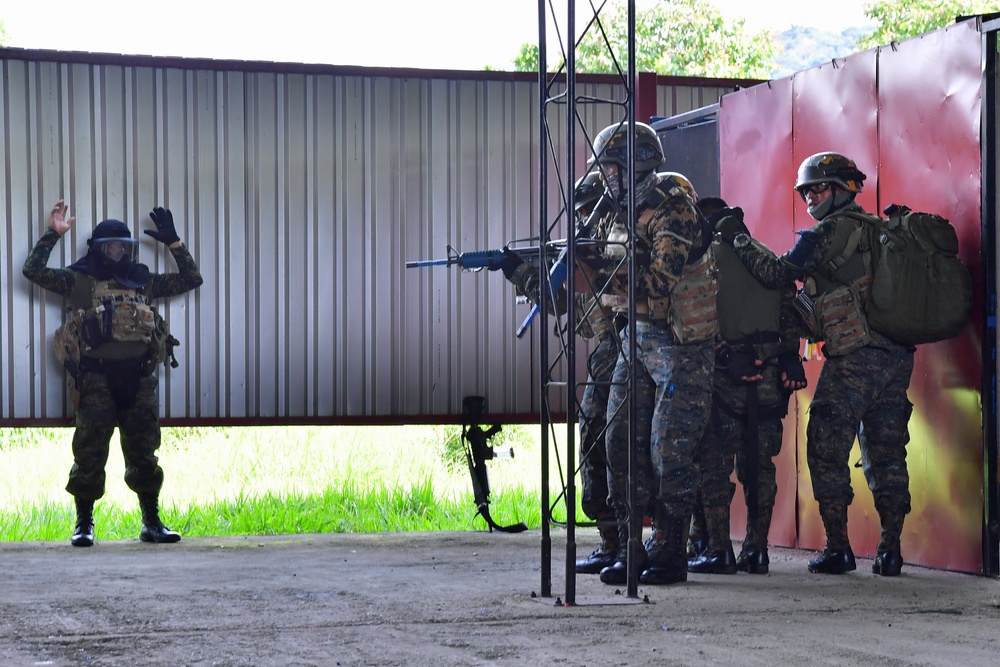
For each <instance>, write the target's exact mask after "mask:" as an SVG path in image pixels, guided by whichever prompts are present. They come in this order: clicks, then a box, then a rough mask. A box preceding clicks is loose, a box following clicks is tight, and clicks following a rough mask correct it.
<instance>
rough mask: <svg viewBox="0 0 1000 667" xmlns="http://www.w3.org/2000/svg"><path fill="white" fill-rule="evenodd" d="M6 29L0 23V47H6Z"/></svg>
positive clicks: (0, 22)
mask: <svg viewBox="0 0 1000 667" xmlns="http://www.w3.org/2000/svg"><path fill="white" fill-rule="evenodd" d="M7 37H8V35H7V27H6V26H5V25H4V24H3V21H0V47H4V46H7Z"/></svg>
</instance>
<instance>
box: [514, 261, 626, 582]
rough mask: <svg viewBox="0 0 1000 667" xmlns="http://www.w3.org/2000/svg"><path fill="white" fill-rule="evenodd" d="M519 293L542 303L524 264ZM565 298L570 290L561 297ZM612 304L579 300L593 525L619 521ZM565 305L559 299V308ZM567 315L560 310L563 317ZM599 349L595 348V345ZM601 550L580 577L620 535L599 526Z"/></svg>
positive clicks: (532, 270)
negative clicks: (611, 436)
mask: <svg viewBox="0 0 1000 667" xmlns="http://www.w3.org/2000/svg"><path fill="white" fill-rule="evenodd" d="M509 280H510V282H511V283H512V284H513V285H514V287H515V289H516V291H517V293H518V294H520V295H521V296H524V297H526V298H527V299H528V300H529V301H530V302H531V303H538V302H539V300H540V298H541V295H540V292H541V290H540V281H539V275H538V267H535V266H532V265H531V264H528V263H526V262H525V263H522V264H521V265H520V266H518V268H517V269H515V270H514V271H513V273H512V275H511V276H510V278H509ZM561 295H563V296H564V295H565V290H563V291H562V292H561ZM607 300H608V299H607V298H606V297H602V298H601V300H596V299H595V298H594V296H593V294H590V293H578V294H577V295H576V313H577V321H578V325H577V327H576V330H577V333H578V334H579V335H580V337H581V338H583V339H585V340H590V341H592V343H591V344H592V345H593V349H592V350H591V352H590V356H589V357H587V382H586V386H585V387H584V390H583V396H582V397H581V399H580V408H579V409H580V413H579V415H578V416H579V424H580V452H579V456H580V487H581V493H580V496H581V498H580V500H581V506H582V508H583V512H584V514H586V515H587V516H588V517H589V518H590V519H592V520H594V521H599V522H606V521H609V520H611V519H613V518H614V512H613V511H612V509H611V507H610V506H609V505H608V481H607V479H608V464H607V448H606V445H605V433H606V425H607V408H608V391H609V385H610V383H611V374H612V373H613V372H614V369H615V363H616V362H617V360H618V350H619V348H620V345H621V343H620V342H619V337H618V330H617V328H616V326H615V322H614V315H613V314H612V313H611V311H610V309H609V308H608V307H607V306H605V305H604V303H605V302H606V301H607ZM564 301H565V299H559V298H558V297H557V305H559V304H561V303H563V302H564ZM562 310H563V309H562V308H560V311H562ZM595 343H596V344H595ZM598 528H599V530H600V533H601V538H602V540H601V547H600V548H598V549H597V550H596V551H594V552H593V553H592V554H590V556H589V557H588V558H587V559H584V560H581V561H578V562H577V571H578V572H581V573H588V574H596V573H597V572H599V571H600V568H601V567H602V566H601V562H602V561H606V560H609V559H610V558H612V557H613V554H614V553H615V552H616V550H617V548H618V531H617V529H616V528H615V527H614V526H611V525H599V526H598Z"/></svg>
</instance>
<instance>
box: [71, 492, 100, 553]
mask: <svg viewBox="0 0 1000 667" xmlns="http://www.w3.org/2000/svg"><path fill="white" fill-rule="evenodd" d="M69 543H70V544H72V545H73V546H74V547H92V546H94V501H93V500H84V499H82V498H77V499H76V528H75V529H74V530H73V537H71V538H70V540H69Z"/></svg>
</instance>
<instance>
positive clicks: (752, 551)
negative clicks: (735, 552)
mask: <svg viewBox="0 0 1000 667" xmlns="http://www.w3.org/2000/svg"><path fill="white" fill-rule="evenodd" d="M770 564H771V561H770V559H769V558H768V557H767V547H764V548H760V547H743V550H742V551H740V555H739V556H737V557H736V569H737V570H738V571H739V572H747V573H749V574H767V572H768V569H769V565H770Z"/></svg>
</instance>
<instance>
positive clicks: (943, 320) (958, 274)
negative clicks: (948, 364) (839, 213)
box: [834, 204, 972, 345]
mask: <svg viewBox="0 0 1000 667" xmlns="http://www.w3.org/2000/svg"><path fill="white" fill-rule="evenodd" d="M885 214H886V215H887V216H888V219H883V218H879V217H878V216H874V215H868V214H864V213H857V212H848V213H845V215H849V216H850V217H852V218H854V219H856V220H858V221H860V222H861V225H859V227H858V229H857V230H855V231H854V232H853V233H852V234H851V236H850V238H849V239H848V242H847V247H846V248H845V250H844V252H843V253H842V254H841V255H840V256H839V257H838V258H837V259H836V260H834V263H836V262H838V260H839V262H840V263H843V261H846V259H847V258H848V257H850V255H851V254H852V253H853V252H854V250H855V249H858V250H859V251H861V252H864V253H865V266H866V269H867V271H866V273H867V275H870V276H871V277H872V284H871V291H870V293H869V295H868V298H867V299H866V301H865V303H864V309H865V315H866V316H867V317H868V325H869V327H871V328H872V329H874V330H875V331H878V332H879V333H881V334H883V335H885V336H887V337H889V338H891V339H893V340H895V341H896V342H899V343H903V344H905V345H919V344H921V343H935V342H937V341H941V340H946V339H948V338H952V337H954V336H956V335H958V334H959V333H960V332H961V331H962V329H964V328H965V326H966V324H968V322H969V317H970V316H971V314H972V276H971V274H970V273H969V269H968V267H966V266H965V264H964V263H963V262H962V260H960V259H959V258H958V234H956V232H955V228H954V227H953V226H952V224H951V223H950V222H948V220H946V219H944V218H942V217H941V216H939V215H934V214H933V213H921V212H916V211H911V210H910V209H909V208H907V207H906V206H897V205H896V204H891V205H889V206H887V207H886V209H885ZM837 266H839V264H838V265H837ZM834 268H836V266H835V267H834Z"/></svg>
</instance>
